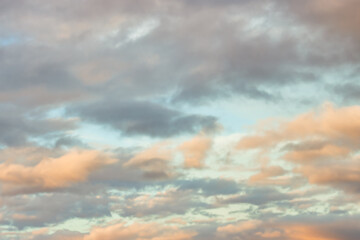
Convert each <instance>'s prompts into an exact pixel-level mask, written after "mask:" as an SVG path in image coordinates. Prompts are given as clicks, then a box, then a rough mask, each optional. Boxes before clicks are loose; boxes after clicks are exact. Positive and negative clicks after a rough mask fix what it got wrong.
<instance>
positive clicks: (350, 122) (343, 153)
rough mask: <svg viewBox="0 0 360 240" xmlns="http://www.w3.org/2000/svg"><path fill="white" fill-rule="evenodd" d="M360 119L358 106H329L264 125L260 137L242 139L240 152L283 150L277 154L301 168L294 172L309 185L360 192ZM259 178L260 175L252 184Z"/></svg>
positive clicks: (253, 136)
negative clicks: (359, 153) (359, 146)
mask: <svg viewBox="0 0 360 240" xmlns="http://www.w3.org/2000/svg"><path fill="white" fill-rule="evenodd" d="M359 117H360V107H359V106H351V107H342V108H336V107H334V106H332V105H329V104H326V105H324V106H323V107H322V108H321V109H320V111H312V112H309V113H305V114H302V115H300V116H297V117H295V118H294V119H293V120H289V121H281V122H276V124H277V125H276V126H274V125H270V126H271V127H270V128H269V126H268V125H264V126H263V128H262V129H259V130H258V132H257V133H255V134H253V135H250V136H245V137H244V138H242V139H241V140H240V142H239V144H238V148H239V149H243V150H244V149H265V151H268V150H269V149H270V148H273V149H276V148H278V147H279V146H280V151H279V152H278V154H281V155H282V157H283V158H284V159H286V160H288V161H290V162H293V163H295V164H297V165H299V166H298V167H297V168H295V169H294V172H296V173H301V174H302V175H303V176H305V177H306V178H307V179H308V180H309V182H310V183H315V184H323V185H331V186H335V187H338V188H340V189H343V190H346V191H351V192H358V191H359V188H358V187H357V185H358V183H359V177H358V176H359V171H358V166H359V157H358V156H357V151H358V147H357V144H356V142H357V140H358V139H359V137H360V134H359V133H360V124H359V121H358V120H357V119H358V118H359ZM281 146H282V147H281ZM319 169H321V171H319ZM260 174H261V173H260ZM256 176H261V175H255V176H253V177H252V179H251V180H254V177H255V178H256Z"/></svg>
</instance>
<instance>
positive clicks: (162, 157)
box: [123, 142, 174, 179]
mask: <svg viewBox="0 0 360 240" xmlns="http://www.w3.org/2000/svg"><path fill="white" fill-rule="evenodd" d="M172 158H173V151H172V150H171V148H170V145H169V143H167V142H162V143H157V144H155V145H153V146H151V147H149V148H148V149H145V150H143V151H141V152H139V153H137V154H136V155H135V156H134V157H132V158H131V159H130V160H129V161H127V162H125V163H124V164H123V166H124V167H130V168H138V169H140V170H142V171H143V174H144V177H145V178H150V179H162V178H171V177H173V175H174V172H173V170H172V166H171V165H172V164H171V160H172Z"/></svg>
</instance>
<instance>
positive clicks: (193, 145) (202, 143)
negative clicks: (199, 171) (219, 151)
mask: <svg viewBox="0 0 360 240" xmlns="http://www.w3.org/2000/svg"><path fill="white" fill-rule="evenodd" d="M211 146H212V139H211V138H209V137H206V136H202V135H199V136H195V137H194V138H192V139H190V140H188V141H186V142H184V143H182V144H181V145H180V146H179V150H180V151H182V153H183V155H184V166H185V167H186V168H201V167H203V166H204V160H205V158H206V156H207V153H208V151H209V150H210V148H211Z"/></svg>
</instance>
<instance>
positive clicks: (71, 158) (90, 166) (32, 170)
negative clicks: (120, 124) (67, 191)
mask: <svg viewBox="0 0 360 240" xmlns="http://www.w3.org/2000/svg"><path fill="white" fill-rule="evenodd" d="M114 162H116V160H115V159H112V158H111V157H109V156H107V155H106V154H102V153H100V152H98V151H95V150H76V149H75V150H72V151H70V152H68V153H66V154H65V155H63V156H60V157H57V158H44V159H42V160H41V161H40V162H38V163H37V164H36V165H34V166H26V165H22V164H12V163H2V164H0V181H1V183H2V190H3V193H12V192H14V193H16V192H18V191H20V192H23V191H25V192H39V191H50V190H54V189H58V188H64V187H69V186H70V185H72V184H75V183H78V182H83V181H85V180H86V179H87V177H88V176H89V175H90V174H91V173H92V172H93V171H95V170H97V169H98V168H100V167H103V166H105V165H108V164H112V163H114Z"/></svg>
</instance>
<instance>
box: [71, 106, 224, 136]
mask: <svg viewBox="0 0 360 240" xmlns="http://www.w3.org/2000/svg"><path fill="white" fill-rule="evenodd" d="M72 111H74V112H78V113H79V115H80V116H81V117H82V119H83V120H85V121H86V120H88V121H92V122H96V123H100V124H106V125H109V126H111V127H113V128H115V129H118V130H121V131H122V132H123V133H124V134H127V135H148V136H153V137H169V136H174V135H179V134H182V133H195V132H198V131H200V130H203V129H205V130H212V129H216V127H217V125H216V119H215V118H214V117H211V116H202V115H196V114H191V115H187V114H184V113H181V112H180V111H177V110H172V109H169V108H166V107H163V106H161V105H158V104H154V103H149V102H141V101H126V102H119V101H99V102H95V103H92V104H85V105H83V106H80V107H75V108H74V109H73V110H72Z"/></svg>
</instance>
